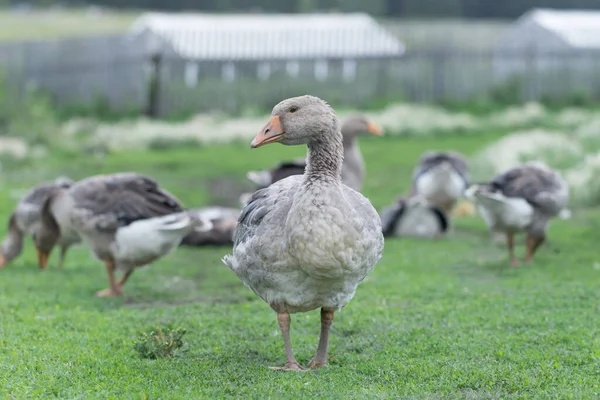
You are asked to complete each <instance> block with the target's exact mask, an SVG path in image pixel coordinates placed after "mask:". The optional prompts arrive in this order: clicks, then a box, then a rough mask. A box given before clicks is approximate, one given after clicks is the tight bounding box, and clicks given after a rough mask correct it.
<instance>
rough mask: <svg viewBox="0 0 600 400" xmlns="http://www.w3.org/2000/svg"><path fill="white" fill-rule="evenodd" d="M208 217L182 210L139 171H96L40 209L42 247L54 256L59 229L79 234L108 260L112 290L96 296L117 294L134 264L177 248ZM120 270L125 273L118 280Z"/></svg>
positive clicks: (206, 223)
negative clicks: (108, 172) (100, 173)
mask: <svg viewBox="0 0 600 400" xmlns="http://www.w3.org/2000/svg"><path fill="white" fill-rule="evenodd" d="M210 228H211V224H210V222H209V221H205V220H203V219H201V218H199V217H198V216H197V215H195V214H194V213H189V212H187V211H183V210H182V208H181V205H180V203H179V201H178V200H177V199H176V198H175V197H174V196H172V195H171V194H169V193H168V192H166V191H165V190H162V189H161V188H160V187H159V186H158V184H157V183H156V182H155V181H153V180H152V179H150V178H147V177H145V176H143V175H139V174H136V173H128V172H125V173H117V174H111V175H98V176H92V177H89V178H86V179H84V180H81V181H79V182H77V183H75V184H73V186H71V187H70V188H69V189H63V190H61V191H58V192H56V193H54V194H53V195H52V196H50V197H49V199H48V200H47V201H46V202H45V203H44V206H43V208H42V224H41V227H40V230H39V233H38V234H39V238H38V242H39V243H38V251H39V252H41V253H42V254H44V255H46V258H47V255H48V254H50V252H51V251H52V248H53V247H54V245H55V243H56V239H57V238H58V236H59V235H60V232H61V231H63V230H64V229H72V230H75V231H76V232H78V233H79V235H80V236H81V238H82V239H83V241H84V242H85V243H87V244H88V245H89V246H90V248H91V250H92V252H93V254H94V255H95V256H96V257H97V258H98V259H99V260H102V261H104V263H105V265H106V271H107V273H108V281H109V285H110V286H109V288H108V289H106V290H102V291H100V292H98V293H96V295H97V296H101V297H107V296H118V295H120V294H122V292H123V285H124V284H125V282H126V281H127V279H128V278H129V276H130V275H131V274H132V272H133V270H134V269H135V268H136V267H142V266H145V265H148V264H150V263H152V262H153V261H155V260H157V259H159V258H160V257H162V256H164V255H166V254H167V253H169V252H171V251H172V250H174V249H175V248H176V247H177V246H179V244H180V242H181V240H182V239H183V237H184V236H186V235H187V234H189V233H190V232H191V231H192V230H194V229H197V230H201V231H202V230H208V229H210ZM116 270H120V271H122V272H123V276H122V278H121V280H119V281H117V280H116V279H115V276H114V273H115V271H116Z"/></svg>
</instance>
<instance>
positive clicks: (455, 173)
mask: <svg viewBox="0 0 600 400" xmlns="http://www.w3.org/2000/svg"><path fill="white" fill-rule="evenodd" d="M467 170H468V165H467V162H466V160H465V159H464V158H463V156H462V155H460V154H459V153H457V152H454V151H428V152H426V153H424V154H423V155H422V156H421V158H420V159H419V162H418V165H417V166H416V167H415V169H414V171H413V178H412V179H413V192H412V193H413V194H417V195H420V196H422V197H424V198H425V199H426V200H427V201H428V202H429V203H430V204H432V205H434V206H435V207H437V208H438V209H440V210H441V211H442V212H444V213H445V214H446V215H450V213H451V211H452V209H453V208H454V206H455V205H456V203H457V202H458V200H459V199H460V198H461V197H462V196H463V194H464V191H465V190H466V188H467V186H468V182H469V176H468V171H467Z"/></svg>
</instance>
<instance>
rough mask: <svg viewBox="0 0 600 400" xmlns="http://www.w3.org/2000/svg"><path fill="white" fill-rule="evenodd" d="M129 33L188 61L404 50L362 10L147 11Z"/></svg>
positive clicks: (363, 55) (354, 55) (358, 54)
mask: <svg viewBox="0 0 600 400" xmlns="http://www.w3.org/2000/svg"><path fill="white" fill-rule="evenodd" d="M131 32H132V33H144V32H145V33H150V34H152V35H153V36H157V37H158V38H159V39H160V40H161V41H162V43H164V44H166V45H167V46H169V47H170V48H171V49H172V50H173V51H174V52H175V53H177V54H178V55H180V56H181V57H184V58H191V59H210V60H228V59H231V60H239V59H304V58H319V57H323V58H366V57H389V56H398V55H401V54H403V53H404V51H405V47H404V45H403V44H402V42H400V41H399V40H398V39H397V38H396V37H395V36H394V35H392V34H391V33H389V32H388V31H386V30H385V29H384V28H383V27H382V26H380V25H379V24H378V23H377V22H376V21H375V20H374V19H373V18H371V17H370V16H369V15H367V14H364V13H351V14H201V13H198V14H196V13H146V14H143V15H142V16H140V17H139V18H138V19H137V20H136V21H135V22H134V23H133V25H132V27H131Z"/></svg>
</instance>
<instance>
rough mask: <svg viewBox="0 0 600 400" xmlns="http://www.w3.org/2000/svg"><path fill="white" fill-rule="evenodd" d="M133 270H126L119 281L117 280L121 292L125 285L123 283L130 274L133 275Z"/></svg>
mask: <svg viewBox="0 0 600 400" xmlns="http://www.w3.org/2000/svg"><path fill="white" fill-rule="evenodd" d="M134 269H135V268H131V269H129V270H127V271H126V272H125V273H124V274H123V276H122V277H121V279H120V280H119V282H118V283H117V284H118V285H119V287H120V288H121V290H123V285H125V282H127V279H129V277H130V276H131V274H133V270H134Z"/></svg>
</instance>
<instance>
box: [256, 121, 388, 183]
mask: <svg viewBox="0 0 600 400" xmlns="http://www.w3.org/2000/svg"><path fill="white" fill-rule="evenodd" d="M341 131H342V135H343V142H342V143H343V146H344V161H343V163H342V182H343V183H344V184H345V185H347V186H350V187H351V188H352V189H354V190H357V191H360V188H361V186H362V183H363V179H364V177H365V163H364V160H363V158H362V155H361V153H360V149H359V147H358V141H357V140H356V137H357V136H358V135H359V134H361V133H370V134H372V135H377V136H381V135H383V131H382V130H381V128H380V127H379V126H377V125H376V124H375V123H373V122H371V121H369V120H368V119H367V118H366V117H365V116H364V115H359V114H358V115H351V116H349V117H348V118H347V119H346V120H345V121H344V123H343V124H342V129H341ZM305 168H306V159H302V158H300V159H296V160H293V161H287V162H283V163H281V164H279V165H277V166H276V167H275V168H272V169H270V170H267V171H250V172H248V175H247V176H248V179H250V180H251V181H252V182H254V183H256V184H257V185H258V188H257V189H262V188H265V187H267V186H269V185H270V184H272V183H274V182H277V181H278V180H281V179H283V178H286V177H288V176H291V175H302V174H303V173H304V169H305Z"/></svg>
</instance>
